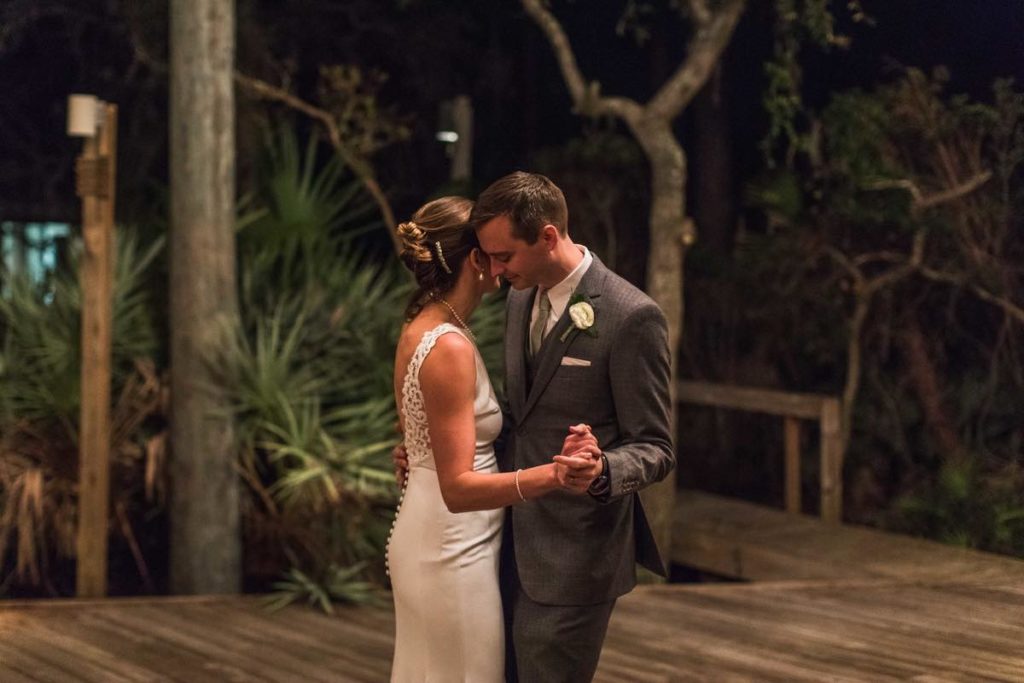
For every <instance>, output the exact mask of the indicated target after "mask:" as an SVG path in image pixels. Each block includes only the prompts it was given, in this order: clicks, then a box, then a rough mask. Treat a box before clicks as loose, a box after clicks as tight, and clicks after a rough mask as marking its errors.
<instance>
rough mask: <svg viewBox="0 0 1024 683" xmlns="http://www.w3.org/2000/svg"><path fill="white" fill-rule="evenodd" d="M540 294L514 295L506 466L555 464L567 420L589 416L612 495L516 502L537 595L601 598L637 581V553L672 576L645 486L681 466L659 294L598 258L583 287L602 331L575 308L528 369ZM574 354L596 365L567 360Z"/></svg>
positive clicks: (554, 600)
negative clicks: (584, 324)
mask: <svg viewBox="0 0 1024 683" xmlns="http://www.w3.org/2000/svg"><path fill="white" fill-rule="evenodd" d="M535 294H536V290H535V289H534V290H528V291H515V290H513V291H511V292H510V293H509V296H508V302H507V309H506V314H507V316H506V323H505V377H506V383H505V390H506V398H507V401H508V413H509V414H508V415H507V416H506V419H507V423H508V424H507V427H508V435H507V441H506V443H505V448H504V449H503V453H500V454H499V458H500V464H501V467H502V469H503V470H506V471H512V470H515V469H518V468H525V467H532V466H534V465H542V464H545V463H549V462H551V458H552V457H553V456H554V455H556V454H557V453H559V452H560V451H561V449H562V442H563V440H564V439H565V436H566V435H567V434H568V429H569V426H570V425H573V424H578V423H580V422H584V423H586V424H589V425H590V426H591V427H592V429H593V431H594V434H595V436H597V439H598V443H599V444H600V446H601V448H602V450H603V451H604V453H605V455H606V456H607V458H608V463H609V467H610V469H611V492H610V495H609V496H608V497H607V498H606V499H605V500H603V501H598V500H596V499H595V498H594V497H592V496H590V495H583V496H574V495H570V494H568V493H563V492H555V493H553V494H549V495H547V496H545V497H542V498H539V499H537V500H533V501H530V502H529V503H527V504H523V505H517V506H514V507H512V508H511V511H510V514H509V523H510V524H511V527H512V528H511V529H510V531H511V532H512V537H513V540H514V543H515V556H516V566H517V569H518V573H519V579H520V581H521V583H522V586H523V589H524V590H525V591H526V594H527V595H528V596H530V598H531V599H532V600H534V601H536V602H540V603H545V604H553V605H586V604H595V603H598V602H604V601H607V600H611V599H612V598H615V597H618V596H620V595H622V594H624V593H627V592H628V591H629V590H631V589H632V588H633V586H634V585H636V569H635V564H636V563H637V562H639V563H641V564H642V565H644V566H646V567H648V568H650V569H652V570H654V571H657V572H659V573H661V574H664V565H663V563H662V561H661V558H660V556H659V554H658V550H657V546H656V545H655V543H654V539H653V536H652V534H651V531H650V528H649V526H648V523H647V518H646V516H645V515H644V510H643V505H642V504H641V502H640V497H639V495H638V494H637V491H639V490H640V489H641V488H643V487H644V486H647V485H648V484H651V483H653V482H656V481H660V480H661V479H664V478H665V476H666V475H668V473H669V472H670V471H671V470H672V468H673V466H674V465H675V456H674V453H673V449H672V437H671V435H670V433H669V429H670V428H669V424H670V412H669V401H670V399H669V381H670V361H669V352H668V331H667V325H666V323H665V316H664V315H663V314H662V312H661V309H659V308H658V306H657V304H655V303H654V301H652V300H651V299H650V297H648V296H647V295H646V294H644V293H643V292H642V291H640V290H639V289H637V288H636V287H634V286H632V285H631V284H629V283H628V282H626V281H625V280H623V279H622V278H620V277H619V276H618V275H616V274H615V273H613V272H612V271H610V270H609V269H608V268H606V267H605V266H604V264H602V263H601V262H600V261H599V260H598V259H597V258H596V257H595V258H594V262H593V264H592V265H591V266H590V268H589V269H588V270H587V272H586V273H585V274H584V276H583V279H582V281H581V282H580V285H579V287H578V288H577V290H576V292H575V294H582V295H583V296H584V297H585V298H586V300H588V301H589V302H590V303H591V305H592V306H593V308H594V313H595V316H594V318H595V322H594V327H593V328H592V329H593V330H594V331H596V333H597V335H596V337H593V336H590V335H588V334H586V333H583V332H581V331H580V330H578V329H576V328H575V327H574V326H573V325H572V321H571V319H570V317H569V311H568V307H566V311H565V313H564V314H563V315H562V317H561V318H560V319H559V320H558V322H557V324H556V325H555V327H554V328H553V329H552V331H551V332H550V333H549V334H548V335H547V336H546V337H545V339H544V343H543V345H542V346H541V349H540V351H539V352H538V355H537V358H536V359H534V362H533V363H532V364H530V365H532V367H533V369H534V371H533V373H532V377H531V372H530V369H529V367H528V363H527V358H526V355H525V354H526V352H527V345H528V337H529V321H530V311H531V308H532V306H533V299H534V296H535ZM566 330H569V332H568V335H567V336H566V337H565V340H564V341H563V340H562V336H563V333H565V332H566ZM566 356H569V357H572V358H576V359H579V360H582V361H588V362H589V363H590V364H589V365H580V364H576V365H566V364H564V363H563V362H562V359H563V358H565V357H566Z"/></svg>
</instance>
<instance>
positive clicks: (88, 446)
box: [68, 95, 117, 597]
mask: <svg viewBox="0 0 1024 683" xmlns="http://www.w3.org/2000/svg"><path fill="white" fill-rule="evenodd" d="M68 135H70V136H72V137H81V138H84V139H85V144H84V145H83V148H82V153H81V154H80V155H79V157H78V159H77V161H76V164H75V190H76V193H77V194H78V196H79V197H80V198H81V200H82V245H83V249H82V260H81V271H80V273H79V281H80V284H81V292H82V295H81V296H82V332H81V343H82V375H81V381H82V386H81V412H80V424H79V431H78V455H79V479H78V538H77V550H78V553H77V554H78V569H77V574H76V594H77V595H78V596H79V597H102V596H104V595H106V593H107V535H108V534H107V531H108V530H107V520H108V517H109V507H110V500H109V497H110V375H111V345H112V334H111V329H112V327H113V293H114V198H115V196H116V193H115V180H116V161H117V105H114V104H109V103H107V102H103V101H101V100H99V99H97V98H96V97H95V96H93V95H71V96H70V97H68Z"/></svg>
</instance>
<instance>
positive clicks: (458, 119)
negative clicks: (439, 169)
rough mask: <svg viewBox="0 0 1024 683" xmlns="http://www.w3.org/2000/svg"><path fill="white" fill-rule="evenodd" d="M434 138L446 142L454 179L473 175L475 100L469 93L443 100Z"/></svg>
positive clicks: (467, 177)
mask: <svg viewBox="0 0 1024 683" xmlns="http://www.w3.org/2000/svg"><path fill="white" fill-rule="evenodd" d="M434 138H435V139H436V140H437V141H438V142H443V143H444V145H445V154H447V156H448V158H449V159H451V161H452V166H451V175H452V180H454V181H457V182H465V181H468V180H469V179H470V178H471V177H472V175H473V102H472V100H470V99H469V97H468V96H467V95H458V96H456V97H454V98H452V99H450V100H445V101H444V102H441V104H440V106H439V107H438V111H437V132H436V133H434Z"/></svg>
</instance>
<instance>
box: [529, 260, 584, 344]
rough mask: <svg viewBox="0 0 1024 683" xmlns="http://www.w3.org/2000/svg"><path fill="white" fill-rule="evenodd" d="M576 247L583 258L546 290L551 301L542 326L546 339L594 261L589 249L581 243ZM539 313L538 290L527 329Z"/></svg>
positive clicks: (530, 327) (531, 327)
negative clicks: (546, 319) (561, 278)
mask: <svg viewBox="0 0 1024 683" xmlns="http://www.w3.org/2000/svg"><path fill="white" fill-rule="evenodd" d="M576 247H577V248H579V250H580V251H582V252H583V258H582V259H581V260H580V262H579V263H578V264H576V267H575V268H573V271H572V272H571V273H569V274H568V275H566V276H565V279H564V280H562V281H561V282H559V283H558V284H557V285H555V286H554V287H552V288H551V289H549V290H547V294H548V300H549V301H550V302H551V312H550V313H548V322H547V325H545V326H544V338H545V339H546V338H547V336H548V333H550V332H551V329H552V328H553V327H554V326H555V323H557V322H558V319H559V318H561V317H562V314H563V313H565V308H566V306H568V305H569V299H571V298H572V294H573V292H575V291H576V288H577V287H579V286H580V280H582V279H583V275H584V274H585V273H586V272H587V269H588V268H590V264H591V263H593V262H594V256H593V255H592V254H591V253H590V250H589V249H587V248H586V247H584V246H583V245H582V244H577V245H576ZM539 314H540V292H539V291H538V295H537V296H535V297H533V309H532V310H531V311H530V325H529V327H527V329H531V330H532V329H533V324H534V323H535V322H536V321H537V316H538V315H539Z"/></svg>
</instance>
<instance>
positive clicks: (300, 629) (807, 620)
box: [0, 580, 1024, 683]
mask: <svg viewBox="0 0 1024 683" xmlns="http://www.w3.org/2000/svg"><path fill="white" fill-rule="evenodd" d="M1016 589H1017V586H1016V584H1011V585H1010V586H1009V588H1008V589H1006V590H1004V589H1003V588H1002V587H1001V586H983V585H978V584H944V583H941V582H938V583H934V582H933V583H929V584H923V583H908V584H900V583H898V582H894V581H892V580H882V581H879V582H877V583H875V584H872V583H871V582H865V581H854V582H831V583H825V584H818V583H814V582H810V583H807V582H804V583H798V582H778V583H774V584H730V585H697V586H672V585H669V586H643V587H640V588H638V589H637V590H635V591H634V592H633V593H631V594H630V595H628V596H625V597H624V598H623V599H621V600H620V601H619V605H618V607H617V608H616V611H615V614H614V616H613V619H612V623H611V627H610V629H609V633H608V639H607V641H606V643H605V649H604V652H603V653H602V659H601V665H600V668H599V670H598V675H597V677H596V679H595V680H597V681H599V682H602V683H605V682H611V681H621V680H630V681H638V682H641V683H644V682H647V683H657V682H671V681H720V680H727V681H758V682H759V683H762V682H763V683H772V682H780V683H781V682H783V681H808V682H815V683H816V682H817V681H825V680H827V681H856V682H862V681H865V682H866V681H870V682H871V683H875V682H882V681H940V680H941V681H959V680H973V681H984V680H992V681H1018V682H1019V681H1024V644H1022V640H1021V638H1020V637H1017V638H1015V637H1014V636H1015V635H1017V636H1020V635H1022V634H1024V627H1022V624H1021V620H1022V619H1024V617H1022V613H1024V592H1021V591H1018V590H1016ZM132 633H134V634H135V636H134V637H127V635H126V634H132ZM0 634H3V636H4V637H0V680H3V681H6V680H12V681H15V680H18V681H22V682H24V681H25V680H30V681H33V683H35V682H37V681H61V682H63V681H66V680H87V681H89V680H114V677H113V676H110V675H108V674H110V673H111V671H115V672H116V671H120V672H122V678H123V679H126V680H133V679H139V678H145V675H144V673H140V672H147V673H148V672H155V673H156V674H158V675H157V676H156V677H155V678H152V679H149V680H163V679H161V678H160V677H161V676H164V677H166V680H182V681H186V680H221V681H249V680H264V681H294V680H303V681H305V680H309V681H328V680H330V681H349V680H353V681H383V680H387V678H388V673H389V671H390V663H391V648H392V643H393V641H392V638H393V617H392V615H391V612H390V609H389V608H383V609H369V608H365V609H355V608H346V609H341V610H339V613H338V615H336V616H334V617H330V616H326V615H323V614H320V613H317V612H316V611H314V610H312V609H309V608H305V607H298V606H295V607H289V608H286V609H284V610H282V611H281V612H276V613H269V612H267V611H265V610H263V609H262V607H261V606H260V604H259V603H258V602H257V601H256V600H254V599H253V598H251V597H236V598H230V597H224V598H220V599H218V600H213V601H205V602H197V603H189V602H183V601H174V600H168V601H162V600H161V599H157V598H154V599H150V600H148V601H141V602H140V601H135V602H131V603H126V604H119V601H118V600H111V601H108V602H106V603H99V604H97V603H92V604H83V605H81V606H80V607H78V609H77V610H76V606H75V605H74V604H70V605H69V604H68V603H66V602H60V603H55V604H53V605H52V607H50V608H48V607H47V603H45V602H42V603H39V604H35V605H33V606H22V607H20V608H19V607H10V606H3V605H2V604H0ZM11 634H16V636H17V637H16V638H10V637H6V636H10V635H11ZM55 634H58V635H60V634H63V639H58V640H56V641H55V640H54V635H55ZM87 634H88V635H87ZM55 642H56V643H57V644H58V646H59V647H54V643H55ZM83 645H84V649H83ZM97 650H103V651H104V652H103V654H98V653H97ZM111 660H117V661H118V662H119V666H122V667H124V668H120V669H118V668H117V667H115V666H113V664H112V663H111ZM196 674H198V675H196Z"/></svg>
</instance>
